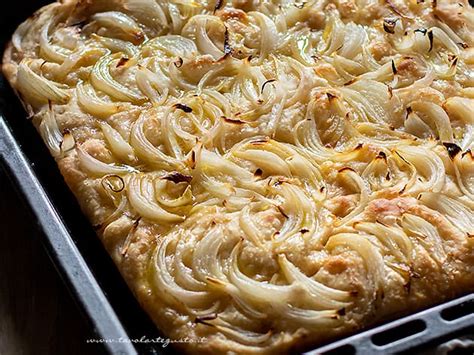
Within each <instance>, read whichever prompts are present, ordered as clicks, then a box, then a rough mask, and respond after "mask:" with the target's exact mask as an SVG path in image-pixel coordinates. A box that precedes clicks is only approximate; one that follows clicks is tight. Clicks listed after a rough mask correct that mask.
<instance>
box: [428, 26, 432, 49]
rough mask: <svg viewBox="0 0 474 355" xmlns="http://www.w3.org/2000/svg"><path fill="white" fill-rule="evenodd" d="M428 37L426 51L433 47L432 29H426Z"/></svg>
mask: <svg viewBox="0 0 474 355" xmlns="http://www.w3.org/2000/svg"><path fill="white" fill-rule="evenodd" d="M428 39H429V41H430V49H428V52H431V50H432V49H433V31H432V30H429V31H428Z"/></svg>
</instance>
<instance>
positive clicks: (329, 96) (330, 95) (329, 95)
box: [326, 92, 336, 101]
mask: <svg viewBox="0 0 474 355" xmlns="http://www.w3.org/2000/svg"><path fill="white" fill-rule="evenodd" d="M326 96H327V97H328V100H329V101H331V100H334V99H335V98H336V95H333V94H331V93H330V92H327V93H326Z"/></svg>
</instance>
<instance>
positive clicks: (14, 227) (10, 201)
mask: <svg viewBox="0 0 474 355" xmlns="http://www.w3.org/2000/svg"><path fill="white" fill-rule="evenodd" d="M42 237H43V236H42V235H41V233H40V232H39V231H38V229H37V228H36V227H35V223H34V221H33V220H32V217H31V216H30V215H29V213H28V211H27V209H26V206H24V205H23V202H22V201H21V199H20V198H19V197H18V195H17V193H16V191H15V189H14V186H13V185H12V184H11V182H10V181H9V180H8V179H7V177H6V175H5V173H4V171H3V170H1V169H0V354H2V355H21V354H25V355H29V354H66V353H67V354H71V355H75V354H91V355H95V354H102V353H104V352H103V349H102V348H101V347H100V346H99V345H97V344H87V343H86V342H85V340H86V339H88V338H91V337H93V336H94V335H93V334H91V331H90V328H89V326H88V324H87V322H86V320H85V319H84V317H83V316H82V314H81V313H80V312H79V310H78V308H77V306H76V304H75V303H74V302H73V301H72V298H71V295H70V294H69V293H68V291H67V290H66V288H65V287H64V284H63V282H62V280H61V279H60V278H59V275H58V274H57V272H56V270H55V269H54V266H53V264H52V263H51V260H50V259H49V257H48V256H47V254H46V251H45V249H44V248H43V244H42V242H41V238H42Z"/></svg>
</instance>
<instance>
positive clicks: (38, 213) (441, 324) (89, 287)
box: [0, 0, 474, 355]
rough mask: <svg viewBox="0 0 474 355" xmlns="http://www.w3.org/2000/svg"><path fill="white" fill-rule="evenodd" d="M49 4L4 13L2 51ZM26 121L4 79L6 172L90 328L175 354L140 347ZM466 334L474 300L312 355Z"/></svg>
mask: <svg viewBox="0 0 474 355" xmlns="http://www.w3.org/2000/svg"><path fill="white" fill-rule="evenodd" d="M49 2H51V1H48V0H32V1H23V2H22V5H21V7H17V8H16V9H15V11H13V12H12V11H2V12H1V13H0V46H1V47H2V48H3V47H4V45H5V43H6V42H7V41H8V40H9V38H10V36H11V34H12V32H13V31H14V29H15V28H16V27H17V26H18V24H19V23H21V21H23V20H24V19H26V18H27V17H28V16H30V15H31V14H32V13H33V12H34V11H35V10H37V9H38V8H39V7H40V6H42V5H44V4H47V3H49ZM26 116H27V115H26V113H25V111H24V110H23V108H22V106H21V105H20V103H19V100H18V99H17V98H16V97H15V95H14V94H13V92H12V90H11V89H10V87H9V85H8V83H7V82H6V80H5V79H4V78H3V76H1V75H0V168H2V169H4V170H5V171H6V172H7V174H8V176H9V177H10V178H11V179H12V181H13V182H14V185H15V186H16V187H17V188H18V191H19V192H20V194H21V195H22V196H23V197H24V199H25V200H26V202H27V204H28V205H29V207H30V209H31V212H32V214H31V215H32V220H31V221H28V223H35V224H37V226H38V228H39V229H41V230H42V231H43V235H44V238H43V242H44V245H45V247H46V249H47V251H48V254H49V255H50V257H51V259H52V261H53V263H54V264H55V266H56V268H57V269H58V272H59V273H60V274H61V276H62V278H63V280H64V281H65V283H66V285H67V286H68V288H69V290H70V291H71V293H72V294H73V296H74V298H75V299H76V301H77V302H78V304H79V305H80V307H81V308H82V310H83V311H84V313H85V315H86V316H87V318H88V320H89V321H90V324H91V326H92V328H93V330H94V332H95V334H96V338H97V339H99V338H100V339H105V340H106V341H105V342H103V343H102V344H103V345H104V347H105V349H106V350H107V351H108V352H109V353H110V354H124V355H125V354H126V355H128V354H167V353H171V351H172V349H171V348H170V346H167V347H164V346H163V345H162V344H160V343H153V342H146V341H139V340H140V339H149V340H153V339H157V338H158V337H160V336H162V335H161V334H160V333H159V331H158V330H157V329H156V327H155V326H154V324H153V323H152V322H151V320H150V318H149V317H148V316H147V315H146V313H145V312H144V311H143V310H142V309H141V308H140V306H139V304H138V302H137V301H136V300H135V298H134V296H133V294H132V292H131V291H130V290H129V288H128V287H127V285H126V284H125V282H124V280H123V279H122V277H121V276H120V273H119V272H118V270H117V268H116V267H115V265H114V264H113V262H112V260H111V258H110V257H109V255H108V254H107V252H106V251H105V249H104V248H103V246H102V245H101V243H100V241H99V239H98V238H97V236H96V234H95V232H94V230H93V228H92V227H91V225H90V223H89V222H88V221H87V220H86V218H85V217H84V216H83V214H82V213H81V210H80V208H79V206H78V204H77V202H76V200H75V198H74V196H73V195H72V193H71V192H70V191H69V189H68V187H67V186H66V184H65V182H64V180H63V179H62V177H61V175H60V173H59V170H58V168H57V166H56V163H55V161H54V159H53V158H52V157H51V156H50V154H49V152H48V150H47V149H46V147H45V145H44V144H43V142H42V140H41V138H40V136H39V134H38V133H37V132H36V130H35V128H34V127H33V125H32V124H31V122H29V121H28V119H27V118H26ZM4 217H5V216H4ZM466 334H468V335H473V334H474V294H468V295H464V296H462V297H458V298H457V299H454V300H452V301H449V302H446V303H443V304H439V305H436V306H434V307H431V308H428V309H425V310H423V311H421V312H418V313H415V314H412V315H409V316H406V317H402V318H399V319H396V320H393V321H389V322H386V323H384V324H381V325H378V326H375V327H373V328H371V329H368V330H365V331H362V332H359V333H357V334H354V335H352V336H348V337H346V338H343V339H340V340H337V341H334V342H331V343H328V344H325V345H322V346H320V347H319V348H317V349H314V350H311V351H309V352H308V353H307V354H340V355H345V354H364V355H365V354H393V353H408V351H409V352H410V353H412V354H413V353H419V354H428V353H433V352H438V353H440V354H441V353H447V350H446V349H455V350H456V349H461V350H460V351H461V352H463V351H466V348H465V346H469V342H466V341H462V340H459V341H456V342H452V341H451V340H452V339H454V338H457V337H460V336H463V335H466ZM449 341H451V342H449ZM440 344H441V346H440ZM464 344H468V345H464ZM470 344H472V342H470ZM456 346H457V348H456ZM436 349H437V350H436ZM467 351H468V352H467V353H473V351H474V350H473V349H472V348H470V350H467Z"/></svg>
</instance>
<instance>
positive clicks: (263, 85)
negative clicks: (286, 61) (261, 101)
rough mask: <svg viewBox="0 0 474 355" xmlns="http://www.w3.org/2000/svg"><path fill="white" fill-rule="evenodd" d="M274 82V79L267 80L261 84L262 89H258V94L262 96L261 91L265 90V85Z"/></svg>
mask: <svg viewBox="0 0 474 355" xmlns="http://www.w3.org/2000/svg"><path fill="white" fill-rule="evenodd" d="M275 81H276V79H269V80H267V81H265V82H264V83H263V84H262V88H261V89H260V93H261V94H263V90H264V89H265V86H267V84H270V83H273V82H275Z"/></svg>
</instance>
